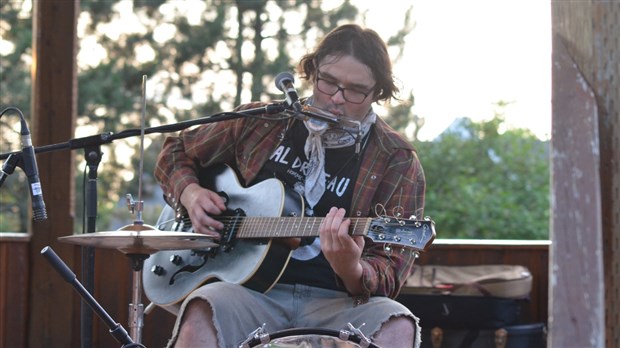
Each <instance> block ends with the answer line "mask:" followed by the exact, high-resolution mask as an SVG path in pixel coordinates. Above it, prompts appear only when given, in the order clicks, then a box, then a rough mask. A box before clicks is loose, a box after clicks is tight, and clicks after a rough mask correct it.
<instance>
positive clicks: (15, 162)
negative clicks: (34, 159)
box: [0, 152, 22, 187]
mask: <svg viewBox="0 0 620 348" xmlns="http://www.w3.org/2000/svg"><path fill="white" fill-rule="evenodd" d="M21 161H22V153H21V152H18V153H13V154H11V155H10V156H9V157H8V158H7V160H6V161H5V162H4V164H3V165H2V170H0V187H2V184H4V180H6V178H7V177H8V176H9V175H11V174H13V172H14V171H15V167H19V165H20V163H21Z"/></svg>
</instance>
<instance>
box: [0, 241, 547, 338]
mask: <svg viewBox="0 0 620 348" xmlns="http://www.w3.org/2000/svg"><path fill="white" fill-rule="evenodd" d="M0 235H2V234H0ZM7 236H8V235H7ZM17 237H19V238H17ZM28 242H29V237H28V236H27V235H24V234H21V235H20V236H15V238H13V237H11V238H7V237H3V238H1V239H0V347H27V346H28V344H27V338H28V335H36V334H37V333H36V332H28V330H29V329H28V324H27V323H28V318H27V316H28V306H29V304H28V301H29V300H28V287H29V286H30V285H29V284H28V272H29V243H28ZM549 246H550V243H549V242H548V241H534V242H532V241H498V240H494V241H481V240H436V241H435V242H434V243H433V245H432V246H431V247H430V249H429V251H427V252H425V253H423V254H422V255H421V257H420V258H419V260H418V264H423V265H428V264H436V265H480V264H513V265H514V264H519V265H523V266H525V267H527V268H528V269H529V270H530V272H531V273H532V275H533V289H532V296H531V300H530V302H529V306H528V310H527V311H525V313H524V314H525V317H524V318H523V319H524V321H527V322H546V320H547V306H548V299H547V293H548V262H549ZM75 251H76V253H79V247H77V246H76V247H75ZM60 256H61V257H62V255H60ZM67 289H68V290H67V296H70V297H73V298H76V300H79V296H78V295H77V293H75V292H74V291H73V290H72V289H70V288H69V287H67ZM131 289H132V270H131V265H130V260H129V258H128V257H126V256H125V255H123V254H122V253H120V252H118V251H116V250H109V249H97V251H96V258H95V290H94V295H93V296H94V297H95V299H96V300H97V301H98V302H99V303H100V304H101V306H102V307H103V308H104V309H105V310H106V311H107V312H108V314H109V315H110V316H111V317H112V318H113V319H114V320H115V321H117V322H118V323H120V324H121V325H122V326H123V327H125V328H126V329H127V330H128V331H129V326H128V313H129V303H130V302H131V295H132V290H131ZM143 302H144V305H145V306H146V305H147V304H148V299H146V297H144V296H143ZM58 317H60V318H78V319H75V320H73V321H74V322H73V323H70V325H73V326H74V327H76V328H79V327H80V322H79V317H80V316H79V313H72V314H66V313H58ZM93 320H94V326H95V328H94V330H93V345H94V346H95V347H116V346H119V344H118V342H116V340H115V339H114V338H113V337H112V336H111V335H110V333H109V332H108V327H106V326H105V325H104V324H103V323H102V322H101V321H100V320H99V318H96V317H95V318H94V319H93ZM174 321H175V317H174V316H173V315H172V314H170V313H168V312H167V311H165V310H163V309H161V308H159V307H157V308H155V309H154V310H153V311H152V312H151V313H149V314H148V315H146V316H145V318H144V328H143V331H142V343H143V344H144V345H145V346H147V347H163V346H165V344H166V342H167V340H168V338H169V336H170V333H171V332H172V327H173V325H174ZM50 324H51V323H50ZM33 330H34V329H33ZM57 334H63V333H62V332H59V333H57Z"/></svg>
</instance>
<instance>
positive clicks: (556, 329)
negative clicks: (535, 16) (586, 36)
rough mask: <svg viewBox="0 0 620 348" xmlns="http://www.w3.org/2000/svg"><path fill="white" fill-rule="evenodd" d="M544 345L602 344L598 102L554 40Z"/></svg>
mask: <svg viewBox="0 0 620 348" xmlns="http://www.w3.org/2000/svg"><path fill="white" fill-rule="evenodd" d="M552 71H553V79H552V84H553V94H552V95H553V102H552V105H553V116H552V124H553V130H552V136H551V139H552V140H551V142H552V149H553V152H552V170H551V173H552V174H551V186H552V200H551V201H552V205H551V208H552V211H553V217H552V220H551V239H552V248H551V252H550V271H549V272H550V277H549V278H550V284H549V286H550V296H549V299H550V301H549V303H550V311H549V313H550V317H549V343H550V347H603V346H604V342H605V335H604V332H605V307H604V303H605V299H604V281H603V259H602V255H603V252H602V251H603V250H602V249H603V246H602V221H601V182H600V171H599V166H600V157H599V134H598V110H597V106H596V98H595V95H594V92H593V91H592V89H591V88H590V86H589V85H588V83H587V80H586V79H585V77H584V76H583V75H582V73H581V72H580V71H579V70H578V69H577V65H576V64H575V62H574V61H573V60H572V59H571V57H570V55H569V54H568V52H567V51H566V48H565V46H564V43H563V41H562V38H561V37H560V36H556V37H554V40H553V70H552Z"/></svg>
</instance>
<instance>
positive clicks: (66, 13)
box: [28, 0, 80, 347]
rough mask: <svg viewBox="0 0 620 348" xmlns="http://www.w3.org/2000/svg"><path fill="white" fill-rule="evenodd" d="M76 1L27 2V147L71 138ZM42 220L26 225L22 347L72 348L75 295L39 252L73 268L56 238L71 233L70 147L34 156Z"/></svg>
mask: <svg viewBox="0 0 620 348" xmlns="http://www.w3.org/2000/svg"><path fill="white" fill-rule="evenodd" d="M78 4H79V3H78V1H77V0H74V1H33V6H34V8H33V29H34V30H33V38H32V40H33V63H34V64H33V70H32V82H33V83H32V85H33V89H32V104H33V105H32V113H33V114H32V120H33V121H32V125H31V127H30V128H31V133H32V138H33V145H34V146H35V148H36V147H40V146H43V145H51V144H59V143H65V142H67V141H68V140H70V139H72V138H73V137H74V129H75V115H76V105H77V102H76V100H77V93H76V90H77V78H76V75H77V74H76V42H77V35H76V30H77V29H76V28H77V25H76V23H77V14H78V8H79V6H78ZM36 157H37V164H38V167H39V176H40V179H41V187H42V190H43V198H44V200H45V204H46V207H47V215H48V219H47V220H46V221H44V222H37V223H33V224H32V239H31V245H30V266H31V268H30V277H31V278H30V282H29V283H30V287H29V303H30V308H29V325H28V332H29V335H28V339H29V342H28V346H30V347H76V346H78V342H79V328H80V326H79V316H78V313H79V312H78V311H77V310H75V308H77V307H79V296H77V294H76V292H75V291H74V289H73V288H72V287H71V286H70V285H69V284H68V283H67V282H66V281H64V280H63V278H62V277H61V276H60V275H59V274H58V273H56V272H55V271H54V270H53V268H51V266H50V265H49V264H48V262H47V261H46V260H45V259H44V258H43V257H42V256H41V249H43V248H44V247H45V246H51V247H52V248H53V249H54V251H56V253H57V254H58V255H59V256H60V257H61V258H62V259H63V260H64V261H65V262H66V263H67V265H68V266H69V267H70V268H72V269H74V270H75V264H74V258H75V255H74V250H75V248H74V247H73V246H70V245H67V244H65V243H59V242H58V241H57V238H58V237H61V236H66V235H71V234H72V233H73V218H74V214H73V211H74V198H73V197H74V191H75V190H74V170H75V166H74V155H73V154H72V153H71V150H61V151H53V152H46V153H41V154H37V156H36Z"/></svg>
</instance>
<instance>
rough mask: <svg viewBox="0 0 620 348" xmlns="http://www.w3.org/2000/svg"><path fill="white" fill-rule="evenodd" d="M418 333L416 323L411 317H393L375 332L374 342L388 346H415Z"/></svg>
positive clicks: (384, 347) (384, 346)
mask: <svg viewBox="0 0 620 348" xmlns="http://www.w3.org/2000/svg"><path fill="white" fill-rule="evenodd" d="M415 335H416V329H415V324H414V322H413V320H412V319H411V318H409V317H404V316H402V317H392V318H390V319H389V320H388V321H386V322H385V323H384V324H383V325H382V326H381V328H380V329H379V331H378V332H377V333H376V334H375V337H374V340H373V343H375V344H376V345H378V346H380V347H383V348H388V347H413V343H414V339H415Z"/></svg>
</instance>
